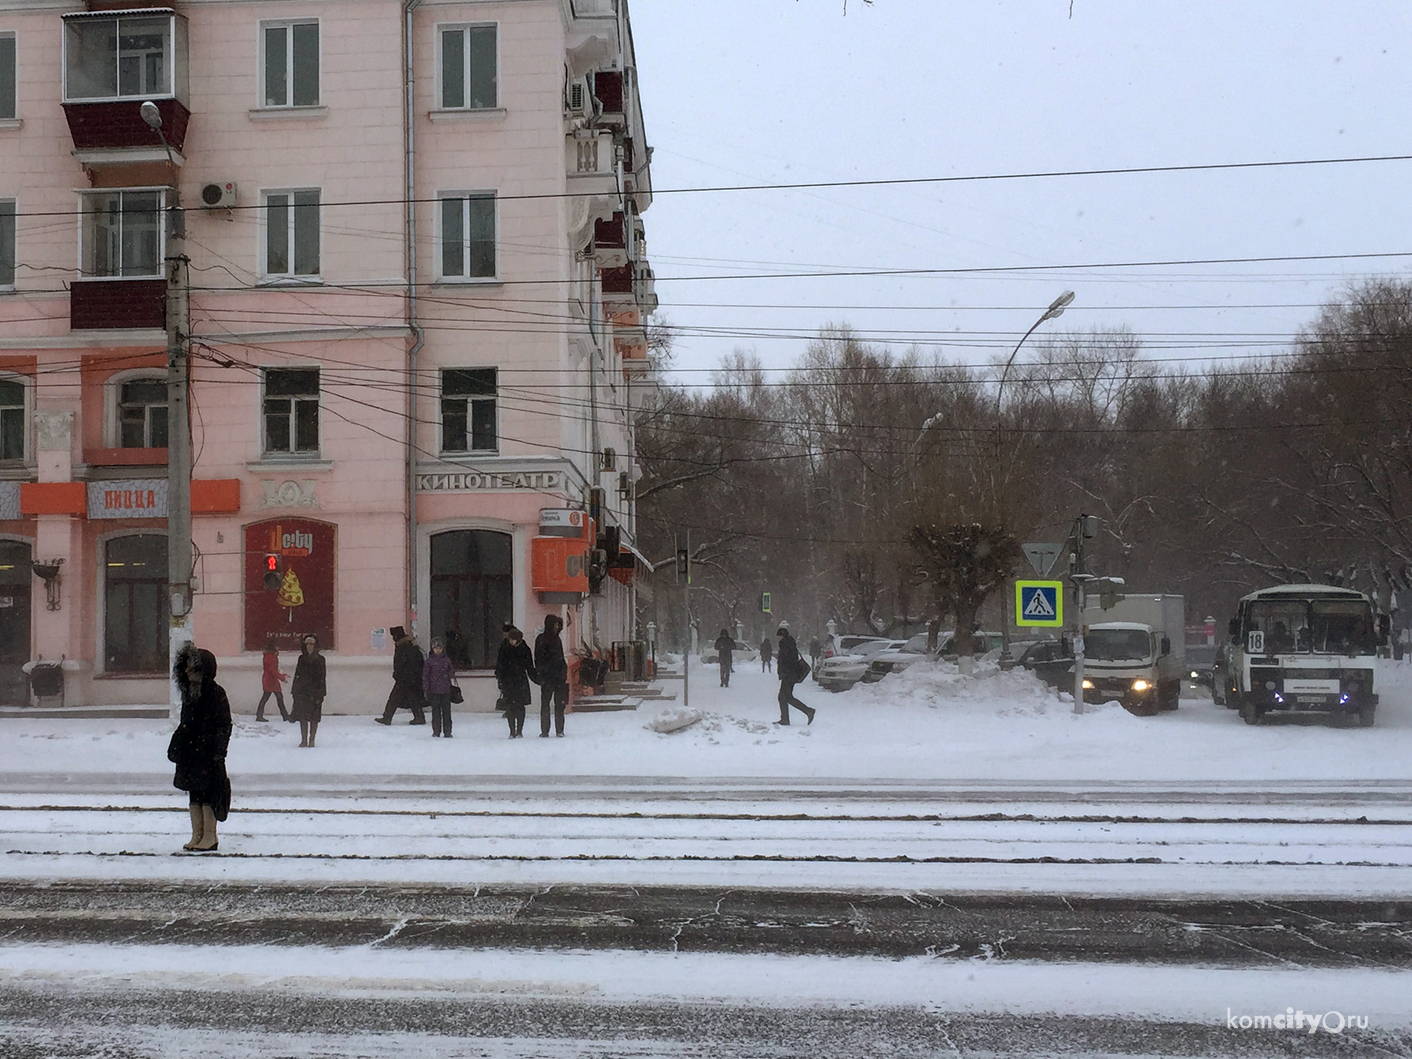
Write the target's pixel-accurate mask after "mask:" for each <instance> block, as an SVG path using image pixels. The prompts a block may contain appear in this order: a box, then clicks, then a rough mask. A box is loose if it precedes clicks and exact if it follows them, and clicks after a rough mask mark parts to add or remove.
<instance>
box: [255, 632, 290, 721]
mask: <svg viewBox="0 0 1412 1059" xmlns="http://www.w3.org/2000/svg"><path fill="white" fill-rule="evenodd" d="M264 657H265V661H264V668H263V669H262V670H261V672H260V691H261V695H260V705H258V706H256V707H255V720H257V721H268V720H269V718H267V717H266V716H265V703H267V702H269V701H270V696H271V695H273V696H274V697H275V705H276V706H278V707H279V719H280V720H281V721H287V720H289V711H288V710H286V709H285V708H284V689H283V688H281V687H280V685H281V684H283V683H284V682H285V681H286V680H288V679H289V674H288V673H281V672H280V671H279V648H278V647H277V646H275V638H274V637H273V636H271V637H270V638H269V639H268V640H266V641H265V656H264Z"/></svg>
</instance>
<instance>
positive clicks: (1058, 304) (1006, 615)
mask: <svg viewBox="0 0 1412 1059" xmlns="http://www.w3.org/2000/svg"><path fill="white" fill-rule="evenodd" d="M1073 300H1074V292H1073V291H1071V290H1066V291H1065V292H1064V293H1063V294H1061V295H1059V297H1057V298H1055V299H1054V300H1053V301H1052V302H1050V303H1049V308H1048V309H1045V310H1044V312H1042V313H1041V314H1040V316H1039V319H1038V320H1036V321H1035V322H1034V323H1033V324H1031V325H1030V329H1029V330H1028V331H1026V332H1025V333H1024V335H1022V336H1021V338H1020V341H1018V342H1016V343H1015V348H1014V349H1012V350H1011V351H1010V359H1009V360H1007V361H1006V362H1005V370H1004V371H1002V372H1001V373H1000V382H999V383H998V384H997V385H996V387H995V471H996V481H997V485H998V484H999V475H1000V455H1001V452H1000V450H1001V443H1000V441H1001V420H1000V402H1001V399H1002V398H1003V397H1004V395H1005V380H1006V379H1008V378H1009V377H1010V367H1011V365H1013V364H1014V363H1015V358H1016V357H1017V356H1018V355H1019V353H1020V347H1021V346H1023V345H1024V344H1025V339H1027V338H1029V337H1030V335H1032V334H1034V333H1035V331H1037V330H1038V329H1039V325H1040V324H1042V323H1045V322H1047V321H1049V320H1054V319H1056V318H1058V317H1060V316H1063V315H1064V310H1065V309H1066V308H1067V307H1068V305H1069V303H1070V302H1072V301H1073ZM996 499H997V500H1000V495H999V494H997V497H996ZM1002 503H1003V501H1002ZM1006 597H1007V593H1006V592H1005V591H1003V590H1002V591H1001V593H1000V643H1001V651H1002V653H1004V652H1005V651H1008V650H1009V648H1010V603H1009V600H1008V599H1007V598H1006Z"/></svg>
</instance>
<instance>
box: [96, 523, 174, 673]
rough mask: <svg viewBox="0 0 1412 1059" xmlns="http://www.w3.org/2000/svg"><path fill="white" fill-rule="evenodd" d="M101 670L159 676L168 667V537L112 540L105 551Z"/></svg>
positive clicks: (143, 535)
mask: <svg viewBox="0 0 1412 1059" xmlns="http://www.w3.org/2000/svg"><path fill="white" fill-rule="evenodd" d="M103 551H104V571H103V573H104V586H103V589H104V592H103V603H104V612H103V639H104V645H103V658H104V666H103V668H104V669H105V670H106V671H107V672H109V673H162V672H164V671H165V670H166V668H167V626H168V624H169V622H168V617H167V615H168V606H169V604H168V601H167V538H166V536H165V535H164V534H159V533H144V534H138V535H135V536H130V537H115V538H113V539H112V540H110V541H109V542H108V543H107V545H106V547H105V548H104V550H103Z"/></svg>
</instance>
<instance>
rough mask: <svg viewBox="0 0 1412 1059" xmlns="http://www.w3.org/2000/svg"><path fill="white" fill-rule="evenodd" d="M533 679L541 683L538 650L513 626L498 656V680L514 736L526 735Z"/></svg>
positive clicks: (511, 736) (514, 737)
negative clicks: (536, 658) (536, 659)
mask: <svg viewBox="0 0 1412 1059" xmlns="http://www.w3.org/2000/svg"><path fill="white" fill-rule="evenodd" d="M530 681H534V682H535V683H536V684H537V683H539V681H538V678H537V677H536V675H535V672H534V653H533V652H532V651H531V650H530V648H529V644H527V643H525V638H524V633H522V632H520V630H519V629H517V628H515V627H514V626H513V625H511V626H510V627H509V628H508V629H507V630H506V631H505V639H504V640H502V641H501V643H500V651H499V653H498V655H497V657H496V659H495V683H496V684H497V685H498V686H499V688H500V700H501V701H502V702H503V703H504V704H505V721H506V723H507V724H509V726H510V738H511V739H519V738H520V737H522V736H523V735H524V734H525V707H526V706H528V705H529V704H530V699H531V696H530Z"/></svg>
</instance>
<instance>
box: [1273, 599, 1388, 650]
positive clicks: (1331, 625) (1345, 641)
mask: <svg viewBox="0 0 1412 1059" xmlns="http://www.w3.org/2000/svg"><path fill="white" fill-rule="evenodd" d="M1252 632H1258V633H1260V634H1261V636H1262V637H1263V646H1261V647H1259V648H1256V649H1257V650H1260V651H1265V652H1268V653H1270V654H1309V653H1311V652H1313V653H1315V654H1364V655H1366V654H1373V653H1375V652H1376V650H1377V633H1376V631H1375V630H1374V627H1373V610H1372V607H1370V606H1369V605H1368V603H1367V601H1366V600H1361V599H1313V600H1308V599H1257V600H1254V601H1253V602H1252V603H1251V604H1250V606H1249V608H1248V609H1247V610H1246V617H1245V635H1246V637H1247V639H1246V642H1247V643H1250V640H1249V636H1250V634H1251V633H1252Z"/></svg>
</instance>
